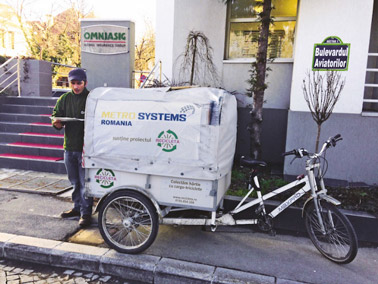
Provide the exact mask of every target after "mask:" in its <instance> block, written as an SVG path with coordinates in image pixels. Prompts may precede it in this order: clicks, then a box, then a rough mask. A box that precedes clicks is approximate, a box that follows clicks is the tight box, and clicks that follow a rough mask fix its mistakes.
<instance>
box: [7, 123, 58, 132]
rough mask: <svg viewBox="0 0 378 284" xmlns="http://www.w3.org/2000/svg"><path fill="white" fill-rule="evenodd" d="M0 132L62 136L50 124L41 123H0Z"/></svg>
mask: <svg viewBox="0 0 378 284" xmlns="http://www.w3.org/2000/svg"><path fill="white" fill-rule="evenodd" d="M0 132H9V133H23V132H37V133H51V134H62V133H63V131H61V132H59V131H57V130H56V129H55V128H53V127H52V125H51V124H50V123H42V122H33V123H28V122H12V121H0Z"/></svg>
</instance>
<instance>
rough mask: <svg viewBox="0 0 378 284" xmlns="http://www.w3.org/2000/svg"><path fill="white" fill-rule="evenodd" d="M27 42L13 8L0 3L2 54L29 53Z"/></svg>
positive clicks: (10, 55) (0, 47) (0, 49)
mask: <svg viewBox="0 0 378 284" xmlns="http://www.w3.org/2000/svg"><path fill="white" fill-rule="evenodd" d="M27 52H28V51H27V44H26V40H25V37H24V35H23V33H22V30H21V28H20V24H19V22H18V19H17V15H16V14H15V13H14V11H13V9H12V8H11V7H10V6H8V5H4V4H0V55H2V56H9V57H12V56H17V55H27Z"/></svg>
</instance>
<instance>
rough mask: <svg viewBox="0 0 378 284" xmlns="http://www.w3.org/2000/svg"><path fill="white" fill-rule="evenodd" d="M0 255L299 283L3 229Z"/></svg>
mask: <svg viewBox="0 0 378 284" xmlns="http://www.w3.org/2000/svg"><path fill="white" fill-rule="evenodd" d="M0 258H4V259H10V260H19V261H26V262H33V263H42V264H45V265H51V266H56V267H64V268H71V269H78V270H83V271H89V272H96V273H98V272H100V273H103V274H107V275H112V276H117V277H121V278H123V279H127V280H136V281H143V282H144V283H155V284H163V283H170V284H175V283H177V284H182V283H188V284H189V283H199V284H202V283H211V284H228V283H230V284H231V283H232V284H234V283H235V284H236V283H238V284H241V283H249V284H252V283H266V284H275V283H281V284H283V283H291V284H295V283H297V284H300V283H302V282H296V281H291V280H285V279H279V278H276V277H273V276H266V275H261V274H255V273H251V272H245V271H238V270H232V269H227V268H223V267H216V266H212V265H205V264H199V263H193V262H188V261H182V260H176V259H171V258H164V257H163V258H162V257H158V256H153V255H146V254H138V255H130V254H122V253H118V252H116V251H115V250H112V249H107V248H99V247H93V246H88V245H81V244H73V243H68V242H61V241H54V240H47V239H40V238H34V237H27V236H18V235H13V234H6V233H0Z"/></svg>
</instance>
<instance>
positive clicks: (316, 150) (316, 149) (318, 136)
mask: <svg viewBox="0 0 378 284" xmlns="http://www.w3.org/2000/svg"><path fill="white" fill-rule="evenodd" d="M321 129H322V125H321V124H318V134H317V135H316V143H315V153H318V150H319V139H320V130H321Z"/></svg>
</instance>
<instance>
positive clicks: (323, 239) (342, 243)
mask: <svg viewBox="0 0 378 284" xmlns="http://www.w3.org/2000/svg"><path fill="white" fill-rule="evenodd" d="M319 210H320V213H321V218H322V220H323V224H324V227H325V231H324V232H323V231H322V229H321V225H320V223H319V218H318V215H317V212H316V209H315V204H314V202H312V203H311V204H310V205H309V207H308V208H307V210H306V229H307V232H308V234H309V236H310V239H311V241H312V242H313V244H314V245H315V247H316V248H317V249H318V250H319V251H320V253H321V254H323V255H324V256H325V257H326V258H328V259H330V260H332V261H334V262H336V263H340V264H341V263H349V262H351V261H352V260H353V259H354V258H355V257H356V255H357V250H358V244H357V237H356V233H355V232H354V229H353V227H352V225H351V223H350V222H349V220H348V219H347V218H346V217H345V216H344V215H343V214H342V213H341V212H340V211H339V210H338V209H337V208H336V206H334V205H333V204H330V203H328V202H326V201H323V200H322V201H320V202H319Z"/></svg>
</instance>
